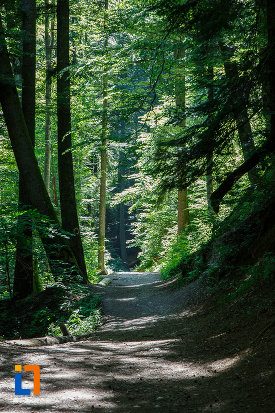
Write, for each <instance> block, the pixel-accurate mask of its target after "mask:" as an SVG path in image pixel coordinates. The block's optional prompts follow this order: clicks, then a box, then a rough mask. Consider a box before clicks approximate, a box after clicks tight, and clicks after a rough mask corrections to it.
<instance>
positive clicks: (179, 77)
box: [174, 46, 190, 235]
mask: <svg viewBox="0 0 275 413" xmlns="http://www.w3.org/2000/svg"><path fill="white" fill-rule="evenodd" d="M184 56H185V49H184V47H183V46H182V47H181V48H179V49H177V50H176V51H175V52H174V58H175V59H184ZM175 96H176V106H177V108H178V109H179V110H180V111H181V112H182V113H181V116H182V120H181V121H180V122H179V126H182V127H183V128H184V127H185V126H186V117H185V113H184V112H185V74H184V66H183V64H182V63H181V64H180V67H179V68H178V69H177V74H176V81H175ZM185 181H186V179H185V171H184V170H182V169H181V170H180V171H179V188H178V235H181V234H182V232H183V231H184V229H185V228H186V227H187V225H188V224H189V222H190V218H189V208H188V197H187V189H186V188H184V184H185Z"/></svg>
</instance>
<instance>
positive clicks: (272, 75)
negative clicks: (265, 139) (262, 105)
mask: <svg viewBox="0 0 275 413" xmlns="http://www.w3.org/2000/svg"><path fill="white" fill-rule="evenodd" d="M266 20H267V37H268V44H267V53H268V58H267V75H268V83H269V101H268V107H269V110H270V139H271V142H272V145H273V149H274V147H275V3H274V1H273V0H267V1H266ZM272 179H273V182H274V183H275V155H274V153H273V156H272Z"/></svg>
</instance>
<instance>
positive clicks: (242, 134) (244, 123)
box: [220, 44, 259, 184]
mask: <svg viewBox="0 0 275 413" xmlns="http://www.w3.org/2000/svg"><path fill="white" fill-rule="evenodd" d="M220 48H221V50H222V52H223V54H224V69H225V74H226V77H227V78H228V81H229V82H232V81H233V82H234V83H235V84H236V83H238V78H239V73H238V65H237V63H235V62H233V61H231V60H230V56H231V54H232V51H231V50H230V48H229V47H228V46H225V45H223V44H220ZM237 93H238V91H237V90H236V89H235V90H232V104H233V115H234V119H235V122H236V125H237V129H238V134H239V139H240V143H241V148H242V152H243V157H244V160H245V161H246V160H247V159H249V157H250V156H251V155H252V154H253V152H254V151H255V145H254V140H253V136H252V129H251V125H250V121H249V116H248V112H247V107H246V102H243V104H242V108H241V110H240V103H238V96H237ZM248 177H249V180H250V182H251V183H252V184H255V183H257V182H258V180H259V176H258V172H257V169H256V168H253V169H251V171H249V172H248Z"/></svg>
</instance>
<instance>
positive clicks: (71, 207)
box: [57, 0, 88, 281]
mask: <svg viewBox="0 0 275 413" xmlns="http://www.w3.org/2000/svg"><path fill="white" fill-rule="evenodd" d="M69 65H70V56H69V0H57V71H58V77H57V125H58V173H59V193H60V208H61V218H62V227H63V229H64V230H65V231H68V232H69V233H71V234H73V235H71V237H70V242H71V247H72V249H73V252H74V255H75V257H76V260H77V262H78V266H79V268H80V269H81V271H82V273H83V275H84V277H85V279H86V281H87V280H88V277H87V271H86V265H85V260H84V253H83V246H82V241H81V236H80V229H79V222H78V214H77V206H76V198H75V184H74V172H73V157H72V139H71V107H70V78H69V69H68V67H69ZM62 71H63V72H62ZM61 72H62V74H61Z"/></svg>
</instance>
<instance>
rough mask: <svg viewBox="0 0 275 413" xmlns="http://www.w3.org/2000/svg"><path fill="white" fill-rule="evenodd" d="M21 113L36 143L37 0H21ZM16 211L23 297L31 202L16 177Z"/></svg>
mask: <svg viewBox="0 0 275 413" xmlns="http://www.w3.org/2000/svg"><path fill="white" fill-rule="evenodd" d="M22 23H23V24H22V29H23V59H22V110H23V114H24V118H25V121H26V125H27V128H28V132H29V136H30V138H31V141H32V145H33V146H34V144H35V64H36V0H23V3H22ZM18 208H19V211H22V212H23V214H20V215H19V217H18V222H17V228H18V232H19V234H18V240H17V246H16V261H15V270H14V283H13V294H14V296H16V297H26V296H28V295H29V294H31V293H32V292H33V254H32V219H31V216H30V214H28V212H24V210H25V209H26V208H30V200H29V196H28V194H27V192H26V191H25V188H24V182H23V179H22V176H21V174H19V203H18Z"/></svg>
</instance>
